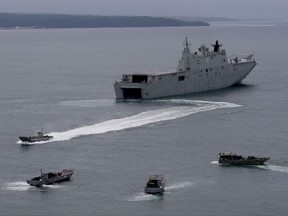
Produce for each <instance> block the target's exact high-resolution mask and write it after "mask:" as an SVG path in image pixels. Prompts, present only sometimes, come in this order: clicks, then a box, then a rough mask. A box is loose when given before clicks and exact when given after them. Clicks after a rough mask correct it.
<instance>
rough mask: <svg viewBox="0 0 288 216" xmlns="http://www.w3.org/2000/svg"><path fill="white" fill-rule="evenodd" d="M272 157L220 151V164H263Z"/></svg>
mask: <svg viewBox="0 0 288 216" xmlns="http://www.w3.org/2000/svg"><path fill="white" fill-rule="evenodd" d="M269 159H270V157H256V156H248V157H243V156H242V155H237V154H234V153H231V152H225V153H219V160H218V162H219V164H224V165H238V166H251V165H263V164H264V163H265V162H267V161H268V160H269Z"/></svg>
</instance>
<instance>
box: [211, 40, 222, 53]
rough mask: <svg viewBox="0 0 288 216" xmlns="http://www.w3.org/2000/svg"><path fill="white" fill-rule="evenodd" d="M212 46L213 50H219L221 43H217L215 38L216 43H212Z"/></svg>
mask: <svg viewBox="0 0 288 216" xmlns="http://www.w3.org/2000/svg"><path fill="white" fill-rule="evenodd" d="M212 46H213V47H214V50H213V52H219V49H220V47H221V46H222V44H219V43H218V40H216V43H215V44H213V45H212Z"/></svg>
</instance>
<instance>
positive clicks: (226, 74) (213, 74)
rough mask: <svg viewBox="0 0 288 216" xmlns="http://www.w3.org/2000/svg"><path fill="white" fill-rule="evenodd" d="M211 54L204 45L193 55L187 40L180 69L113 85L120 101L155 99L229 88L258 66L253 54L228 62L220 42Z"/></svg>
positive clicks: (131, 77) (137, 75)
mask: <svg viewBox="0 0 288 216" xmlns="http://www.w3.org/2000/svg"><path fill="white" fill-rule="evenodd" d="M212 46H213V48H214V49H213V51H210V50H209V48H208V47H206V46H205V45H204V44H203V45H201V46H200V48H199V49H198V51H197V52H193V53H190V44H189V42H188V40H187V38H186V40H185V42H184V50H183V51H182V57H181V58H180V59H179V63H178V66H177V69H176V70H175V71H171V72H158V73H133V74H123V75H122V79H121V80H120V81H116V82H115V83H114V90H115V94H116V98H117V99H152V98H161V97H168V96H174V95H182V94H190V93H195V92H203V91H210V90H216V89H221V88H227V87H230V86H233V85H236V84H239V83H241V81H242V80H243V79H244V78H245V77H246V76H247V75H248V74H249V73H250V71H251V70H252V69H253V68H254V67H255V66H256V64H257V63H256V61H255V60H254V58H253V54H250V55H247V56H244V57H243V56H242V57H241V56H237V57H235V58H231V59H228V58H227V56H226V51H225V50H224V49H221V46H222V44H219V42H218V41H216V43H215V44H214V45H212Z"/></svg>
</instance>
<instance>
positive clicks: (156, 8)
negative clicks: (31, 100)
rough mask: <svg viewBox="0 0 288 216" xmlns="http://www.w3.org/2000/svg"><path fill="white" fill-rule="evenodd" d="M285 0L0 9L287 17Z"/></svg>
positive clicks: (9, 7) (3, 5)
mask: <svg viewBox="0 0 288 216" xmlns="http://www.w3.org/2000/svg"><path fill="white" fill-rule="evenodd" d="M287 11H288V0H0V12H25V13H66V14H92V15H133V16H138V15H147V16H192V17H196V16H201V17H228V18H248V19H251V18H253V19H254V18H256V19H258V18H259V19H288V12H287Z"/></svg>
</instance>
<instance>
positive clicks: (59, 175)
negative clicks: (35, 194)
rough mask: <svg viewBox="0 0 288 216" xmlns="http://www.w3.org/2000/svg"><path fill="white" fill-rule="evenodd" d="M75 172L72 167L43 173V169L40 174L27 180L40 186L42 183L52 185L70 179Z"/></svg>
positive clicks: (30, 183) (33, 184) (32, 184)
mask: <svg viewBox="0 0 288 216" xmlns="http://www.w3.org/2000/svg"><path fill="white" fill-rule="evenodd" d="M73 172H74V171H73V170H71V169H63V170H62V171H60V172H48V173H42V170H41V175H40V176H37V177H34V178H32V179H29V180H27V183H28V184H29V185H31V186H36V187H40V186H42V185H51V184H54V183H59V182H63V181H69V180H70V178H71V176H72V175H73Z"/></svg>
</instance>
